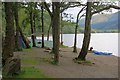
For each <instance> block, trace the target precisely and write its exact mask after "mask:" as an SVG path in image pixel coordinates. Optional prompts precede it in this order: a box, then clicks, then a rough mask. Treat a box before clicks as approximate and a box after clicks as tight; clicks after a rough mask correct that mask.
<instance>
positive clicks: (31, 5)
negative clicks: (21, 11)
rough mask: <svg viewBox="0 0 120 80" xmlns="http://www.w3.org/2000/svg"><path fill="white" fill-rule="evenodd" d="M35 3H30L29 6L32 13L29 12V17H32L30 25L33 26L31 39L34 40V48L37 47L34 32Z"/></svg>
mask: <svg viewBox="0 0 120 80" xmlns="http://www.w3.org/2000/svg"><path fill="white" fill-rule="evenodd" d="M33 5H34V3H33V2H30V3H29V6H30V12H29V15H30V25H31V34H32V35H31V39H32V43H33V47H36V43H35V32H34V24H33V11H34V10H33V7H34V6H33Z"/></svg>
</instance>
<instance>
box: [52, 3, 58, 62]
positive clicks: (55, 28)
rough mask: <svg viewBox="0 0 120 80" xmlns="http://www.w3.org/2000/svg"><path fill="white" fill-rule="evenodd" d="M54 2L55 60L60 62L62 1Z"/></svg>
mask: <svg viewBox="0 0 120 80" xmlns="http://www.w3.org/2000/svg"><path fill="white" fill-rule="evenodd" d="M52 3H53V24H52V29H53V30H52V31H53V49H54V61H55V63H56V64H58V62H59V44H60V2H52Z"/></svg>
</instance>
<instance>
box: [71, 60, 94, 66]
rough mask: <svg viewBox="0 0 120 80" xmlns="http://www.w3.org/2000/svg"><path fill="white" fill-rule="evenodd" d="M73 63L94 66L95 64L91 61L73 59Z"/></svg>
mask: <svg viewBox="0 0 120 80" xmlns="http://www.w3.org/2000/svg"><path fill="white" fill-rule="evenodd" d="M73 61H74V62H75V63H78V64H83V65H93V64H94V63H93V62H91V61H89V60H85V61H83V60H77V59H73Z"/></svg>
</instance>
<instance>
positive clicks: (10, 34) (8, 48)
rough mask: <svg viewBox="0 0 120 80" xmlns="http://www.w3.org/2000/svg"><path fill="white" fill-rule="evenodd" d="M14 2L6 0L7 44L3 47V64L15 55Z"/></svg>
mask: <svg viewBox="0 0 120 80" xmlns="http://www.w3.org/2000/svg"><path fill="white" fill-rule="evenodd" d="M12 7H13V3H12V2H5V15H6V37H5V45H4V48H3V55H2V59H3V66H4V65H5V62H6V60H7V59H8V58H9V57H12V56H13V51H14V46H15V36H14V18H13V11H12Z"/></svg>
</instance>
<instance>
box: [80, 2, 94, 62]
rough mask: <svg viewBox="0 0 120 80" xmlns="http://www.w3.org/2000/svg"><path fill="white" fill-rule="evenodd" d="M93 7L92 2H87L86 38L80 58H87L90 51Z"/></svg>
mask: <svg viewBox="0 0 120 80" xmlns="http://www.w3.org/2000/svg"><path fill="white" fill-rule="evenodd" d="M91 7H92V2H87V9H86V18H85V31H84V39H83V45H82V49H81V51H80V54H79V56H78V59H80V60H86V55H87V52H88V47H89V43H90V36H91V16H92V15H91Z"/></svg>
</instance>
